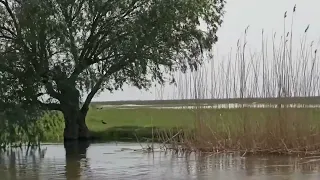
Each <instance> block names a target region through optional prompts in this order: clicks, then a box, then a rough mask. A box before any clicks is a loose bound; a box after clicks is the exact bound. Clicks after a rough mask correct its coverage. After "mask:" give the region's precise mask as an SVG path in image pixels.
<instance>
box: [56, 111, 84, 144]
mask: <svg viewBox="0 0 320 180" xmlns="http://www.w3.org/2000/svg"><path fill="white" fill-rule="evenodd" d="M62 112H63V116H64V120H65V128H64V135H63V136H64V140H88V139H90V134H89V129H88V127H87V125H86V122H85V119H86V115H87V112H88V110H85V111H84V110H82V109H81V110H79V109H75V108H72V107H69V108H64V110H63V111H62Z"/></svg>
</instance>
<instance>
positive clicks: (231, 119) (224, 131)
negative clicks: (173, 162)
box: [43, 107, 320, 142]
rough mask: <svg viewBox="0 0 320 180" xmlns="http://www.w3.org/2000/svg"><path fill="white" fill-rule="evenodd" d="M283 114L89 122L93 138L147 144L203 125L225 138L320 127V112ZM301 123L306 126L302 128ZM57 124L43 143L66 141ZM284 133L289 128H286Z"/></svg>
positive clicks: (108, 113)
mask: <svg viewBox="0 0 320 180" xmlns="http://www.w3.org/2000/svg"><path fill="white" fill-rule="evenodd" d="M281 112H282V114H279V109H277V108H243V109H240V108H239V109H198V110H195V109H193V110H192V109H155V108H146V107H144V108H141V107H139V108H135V109H117V108H104V109H97V108H91V109H90V111H89V113H88V116H87V118H86V122H87V125H88V128H89V129H90V131H91V134H92V135H93V137H95V138H96V139H98V140H101V141H137V140H138V141H147V140H151V138H152V137H155V141H156V140H157V135H158V134H159V133H158V132H159V131H160V132H161V131H165V132H169V131H170V133H171V135H174V134H175V133H176V132H178V130H179V129H183V130H188V129H189V130H191V129H196V130H199V129H201V128H199V126H200V125H201V124H202V125H201V126H206V127H210V128H211V130H213V131H214V132H215V133H219V134H220V135H222V136H225V137H228V136H230V137H238V135H240V134H251V135H254V134H257V133H258V132H262V131H268V128H269V130H270V129H281V128H282V127H281V126H283V125H281V122H286V126H288V123H289V124H290V123H291V124H292V125H291V124H290V126H292V128H299V127H300V128H301V129H302V128H303V129H305V130H306V131H307V129H308V127H312V128H313V132H315V131H317V129H318V127H320V124H319V122H318V119H319V117H320V110H318V109H316V108H313V109H312V108H288V109H283V110H282V111H281ZM47 118H49V117H47ZM302 120H304V121H305V122H306V124H305V126H303V127H302V125H303V124H304V123H302ZM54 122H55V123H58V124H59V123H60V126H57V125H55V126H54V127H55V128H52V129H51V130H50V131H47V132H45V134H44V138H43V140H44V141H46V142H48V141H50V142H52V141H61V140H62V139H63V136H62V135H63V119H62V118H61V117H60V119H56V120H55V121H54ZM298 125H299V126H298ZM315 128H316V129H315ZM283 129H284V130H285V129H287V128H285V127H283ZM202 131H204V130H203V129H202ZM207 131H209V130H208V129H207ZM285 131H287V130H285ZM208 133H211V132H208ZM284 133H289V132H284ZM290 133H292V132H290ZM169 136H170V135H169ZM137 138H138V139H137Z"/></svg>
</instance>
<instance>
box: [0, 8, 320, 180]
mask: <svg viewBox="0 0 320 180" xmlns="http://www.w3.org/2000/svg"><path fill="white" fill-rule="evenodd" d="M290 4H291V3H290ZM297 9H299V6H294V7H293V9H290V11H287V12H283V16H282V17H280V18H282V22H283V27H282V30H281V31H280V32H270V31H268V30H265V29H260V33H259V40H258V41H259V42H260V43H259V44H260V45H259V46H254V47H252V46H250V40H249V39H250V33H252V30H251V26H254V24H253V25H250V26H247V27H245V28H244V29H243V33H242V35H241V37H239V39H238V40H237V41H236V42H234V43H233V44H235V46H232V48H231V49H230V51H229V52H228V53H226V54H225V55H222V56H221V55H220V54H219V53H218V52H217V50H216V49H215V48H213V49H214V50H211V51H208V52H205V53H204V54H203V56H201V58H203V60H202V61H203V62H202V65H200V66H199V67H198V69H197V71H193V72H191V71H188V70H187V72H186V73H182V72H179V71H178V72H174V77H175V79H174V81H173V85H171V86H170V87H172V90H171V91H170V93H169V95H168V93H166V92H165V88H167V87H168V86H169V85H166V84H162V85H158V84H157V86H155V90H154V92H156V94H157V97H155V99H150V100H125V99H124V100H121V101H120V100H117V101H101V100H99V98H96V100H95V101H92V102H91V103H90V105H89V106H88V107H89V108H88V109H89V110H88V112H87V113H86V116H85V124H86V126H87V128H88V130H89V131H90V135H91V138H92V139H90V140H86V141H80V140H77V141H66V135H65V134H66V132H65V127H66V126H67V123H66V114H65V112H64V111H60V112H58V111H59V110H58V111H56V110H54V111H45V112H43V111H41V112H38V111H34V109H32V107H31V109H28V108H27V109H24V108H22V106H19V109H18V110H12V112H11V110H9V111H8V112H9V113H8V114H6V115H9V117H8V119H6V118H4V120H3V121H1V122H0V123H1V125H0V132H1V134H0V145H1V151H0V176H1V177H3V178H4V179H14V180H18V179H19V180H20V179H59V178H64V179H99V178H106V177H109V178H121V179H132V177H134V178H136V179H150V178H155V179H163V178H165V179H168V178H169V179H170V178H171V179H212V177H216V178H217V179H226V178H231V179H249V178H251V179H263V178H265V179H268V178H272V179H282V178H289V179H301V178H304V179H318V178H319V175H318V171H319V163H318V162H319V161H320V160H319V156H320V143H319V141H320V134H319V133H320V121H319V118H320V109H319V107H320V94H319V88H320V85H319V84H320V83H319V77H320V76H319V73H318V72H319V69H320V63H319V62H320V61H319V60H320V59H319V55H318V48H319V45H320V41H319V40H318V39H311V40H310V38H308V37H309V36H308V33H309V29H311V28H312V27H313V25H312V24H310V25H308V24H306V26H305V27H301V26H295V17H296V10H297ZM0 28H1V27H0ZM297 36H298V37H300V38H297ZM255 40H256V41H257V39H255ZM0 65H1V64H0ZM1 68H2V67H1V66H0V70H1ZM88 73H89V72H88ZM0 75H1V74H0ZM119 76H121V75H119ZM133 83H136V82H135V81H134V80H133ZM134 86H139V85H134ZM141 86H143V85H141ZM107 88H108V87H107ZM107 88H106V89H107ZM1 92H2V91H1ZM69 95H70V94H69ZM82 96H83V95H82ZM88 96H90V93H89V95H88ZM110 96H112V94H110ZM66 97H67V96H66ZM10 98H11V97H10ZM8 102H9V101H8ZM61 102H62V101H61ZM86 102H87V99H84V100H83V102H82V104H86ZM50 103H52V104H54V103H55V102H54V101H50ZM9 105H11V104H10V103H9V104H8V105H7V108H8V109H9V108H12V107H14V106H12V107H11V106H9ZM0 107H2V104H0ZM80 111H81V109H80ZM33 113H34V114H33ZM17 114H19V115H18V116H17ZM0 115H1V116H0V117H2V116H3V114H0ZM3 117H4V116H3ZM80 129H81V128H80ZM56 172H57V173H56Z"/></svg>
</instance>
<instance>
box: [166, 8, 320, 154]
mask: <svg viewBox="0 0 320 180" xmlns="http://www.w3.org/2000/svg"><path fill="white" fill-rule="evenodd" d="M295 10H296V8H295V7H294V9H293V11H292V13H293V16H294V13H295ZM293 16H292V19H291V25H290V27H289V31H288V32H287V29H288V28H287V27H286V24H284V31H283V34H282V35H281V36H279V35H277V33H274V34H272V38H271V43H269V41H268V38H267V36H266V35H265V32H264V30H262V31H261V47H260V50H259V51H258V52H253V53H252V52H251V51H249V50H248V49H249V48H248V47H247V44H248V42H247V36H248V30H249V27H247V28H246V29H245V32H244V37H243V38H241V39H239V40H238V42H237V47H236V51H235V53H234V52H233V51H231V52H230V53H229V54H228V56H227V59H219V58H218V57H215V56H212V58H211V59H210V63H209V65H208V66H203V67H202V68H201V69H200V70H199V71H197V72H193V73H190V74H179V75H178V76H177V77H178V78H177V79H178V80H177V82H178V85H177V87H176V88H177V89H176V92H178V94H176V97H175V98H178V99H205V98H206V99H210V98H211V99H225V101H224V102H225V104H227V105H214V106H213V105H211V108H208V106H207V105H206V106H205V105H201V104H198V106H196V107H195V109H193V112H194V117H195V126H194V129H193V130H192V131H187V130H185V132H184V133H182V134H181V135H179V136H178V141H176V140H177V138H176V139H175V140H171V143H172V145H177V146H174V147H176V148H177V147H179V148H183V149H188V150H192V151H193V150H194V151H213V152H226V151H241V152H243V153H244V154H247V153H281V154H316V153H320V150H319V149H320V143H319V142H320V134H319V133H320V122H319V121H318V119H319V117H320V111H319V109H318V107H319V106H318V104H313V105H312V106H310V104H308V101H304V104H302V103H300V104H297V103H295V104H290V103H288V102H290V101H289V100H290V98H294V97H305V98H306V99H307V98H308V97H314V98H316V99H317V98H318V96H319V90H320V87H319V85H320V83H319V73H318V72H319V70H320V63H319V56H318V54H317V48H318V46H319V43H318V44H317V47H315V41H312V42H308V41H307V34H308V29H309V26H308V27H306V29H304V32H303V36H302V39H301V42H300V46H299V47H298V48H297V50H296V49H295V47H294V46H293V45H294V43H293V25H294V24H293V23H294V21H293V20H294V18H293ZM283 18H284V21H286V20H287V19H288V17H287V12H285V14H284V17H283ZM210 68H211V69H210ZM230 98H238V102H237V104H230V103H228V101H229V100H230ZM248 98H257V100H258V99H260V101H261V100H264V99H265V100H266V102H265V103H263V104H256V103H253V104H247V103H246V99H248ZM268 98H276V99H278V100H277V101H273V103H270V102H269V101H267V100H268ZM302 99H304V98H302ZM212 102H214V101H212ZM306 102H307V103H306ZM319 102H320V98H319ZM301 104H302V105H301ZM319 104H320V103H319ZM219 107H223V108H219ZM275 107H277V108H275ZM177 142H179V143H177Z"/></svg>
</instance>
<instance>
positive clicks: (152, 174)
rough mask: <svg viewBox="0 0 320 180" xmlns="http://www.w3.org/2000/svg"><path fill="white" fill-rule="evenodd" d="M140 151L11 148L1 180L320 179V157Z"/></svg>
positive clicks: (0, 163)
mask: <svg viewBox="0 0 320 180" xmlns="http://www.w3.org/2000/svg"><path fill="white" fill-rule="evenodd" d="M76 146H77V147H76ZM139 149H140V150H141V146H140V145H139V144H135V143H118V144H116V143H102V144H91V145H90V146H89V144H81V145H74V144H73V145H72V144H71V145H70V144H69V145H66V146H64V145H62V144H44V145H43V146H42V147H41V149H40V150H38V149H37V150H29V151H27V150H26V149H15V150H8V151H6V152H1V153H0V180H51V179H52V180H56V179H57V180H64V179H67V180H87V179H88V180H91V179H92V180H100V179H101V180H103V179H121V180H122V179H123V180H126V179H130V180H132V179H145V180H149V179H164V180H165V179H176V180H191V179H194V180H196V179H198V180H209V179H210V180H213V179H214V180H226V179H228V180H300V179H301V180H319V179H320V173H319V172H320V168H319V167H320V157H309V158H293V157H277V156H266V157H262V156H259V157H253V156H251V157H240V156H238V155H234V154H220V155H210V154H188V155H186V154H176V153H172V152H167V153H165V152H160V151H156V152H154V153H147V152H143V151H140V150H139Z"/></svg>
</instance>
